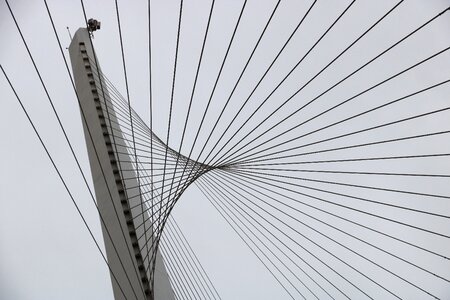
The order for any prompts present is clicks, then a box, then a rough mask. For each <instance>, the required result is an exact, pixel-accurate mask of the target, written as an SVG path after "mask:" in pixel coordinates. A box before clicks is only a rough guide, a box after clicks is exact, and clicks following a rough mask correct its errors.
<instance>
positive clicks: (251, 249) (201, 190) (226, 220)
mask: <svg viewBox="0 0 450 300" xmlns="http://www.w3.org/2000/svg"><path fill="white" fill-rule="evenodd" d="M201 181H202V179H200V180H199V181H197V186H198V188H199V190H200V192H201V193H202V194H203V195H204V196H205V197H206V199H208V200H209V202H210V203H211V205H212V206H213V207H214V208H215V209H216V210H217V212H219V214H220V215H221V216H222V217H223V218H224V220H225V222H227V223H228V224H229V225H230V227H231V228H232V229H233V231H234V232H236V234H237V235H238V236H239V238H240V239H241V240H242V241H243V242H244V243H245V245H246V246H247V247H248V248H249V249H250V251H251V252H252V253H253V254H254V255H255V256H256V257H257V258H258V260H259V261H260V262H261V263H262V264H263V265H264V267H265V268H266V269H267V270H268V271H269V273H270V274H271V275H272V276H273V277H274V278H275V280H276V281H277V282H278V283H279V284H280V285H281V287H282V288H283V289H284V290H285V291H286V293H287V294H288V295H289V296H290V297H291V298H292V299H295V298H294V297H293V296H292V294H291V293H290V292H289V290H287V289H286V287H285V286H284V285H283V283H282V282H281V281H280V280H279V279H278V277H277V276H276V275H275V274H274V273H273V272H272V270H270V268H269V266H267V264H266V263H265V262H264V260H263V259H262V258H261V257H260V256H259V255H258V254H257V253H256V251H255V250H254V249H253V247H252V246H251V245H250V244H249V243H248V242H247V241H246V240H245V238H244V237H243V236H242V235H241V234H240V233H239V231H238V230H237V229H236V228H235V226H236V227H238V228H239V230H241V231H242V233H243V234H244V235H245V236H246V237H247V239H249V240H251V239H250V238H249V237H248V235H247V234H246V233H245V232H244V231H243V230H242V229H240V227H239V226H238V225H237V224H236V222H235V221H234V219H232V218H231V217H230V216H229V215H228V213H226V212H225V211H224V212H222V211H221V209H223V208H222V207H221V206H219V204H218V202H216V200H212V199H213V198H214V197H212V196H211V195H210V192H211V194H212V191H208V192H206V191H205V189H206V188H205V187H204V185H203V184H202V182H201ZM217 206H219V207H220V209H219V208H218V207H217ZM230 220H231V221H233V223H234V224H235V226H233V225H232V223H231V222H230ZM251 241H252V240H251ZM252 243H253V241H252ZM257 248H258V247H257ZM258 249H259V248H258ZM261 253H263V252H261ZM263 255H265V254H264V253H263ZM303 298H304V296H303ZM304 299H305V298H304Z"/></svg>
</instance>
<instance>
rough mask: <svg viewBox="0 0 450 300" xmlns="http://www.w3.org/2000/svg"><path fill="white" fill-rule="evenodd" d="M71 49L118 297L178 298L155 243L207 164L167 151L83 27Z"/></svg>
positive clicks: (92, 171)
mask: <svg viewBox="0 0 450 300" xmlns="http://www.w3.org/2000/svg"><path fill="white" fill-rule="evenodd" d="M69 52H70V59H71V62H72V69H73V74H74V79H75V85H76V89H77V94H78V98H79V100H80V104H81V107H80V109H81V116H82V122H83V128H84V133H85V140H86V146H87V150H88V155H89V162H90V166H91V173H92V178H93V181H94V188H95V194H96V198H97V205H98V208H99V212H100V220H101V223H102V232H103V238H104V242H105V248H106V255H107V259H108V264H109V268H110V275H111V281H112V286H113V291H114V297H115V299H116V300H119V299H136V298H137V299H158V300H159V299H167V300H171V299H175V296H174V291H173V289H172V287H171V284H170V280H169V277H168V273H167V270H166V267H165V263H164V259H163V257H162V255H161V253H160V252H159V251H158V244H159V241H160V238H161V234H162V231H163V229H164V224H165V222H166V221H167V218H168V216H169V214H170V212H171V210H172V208H173V206H174V205H175V203H176V201H177V200H178V199H179V197H180V196H181V194H182V192H183V191H184V190H185V189H186V188H187V187H188V186H189V185H190V184H191V183H192V182H193V181H194V180H195V179H196V178H198V177H199V176H201V175H202V174H203V173H205V172H207V171H208V170H210V167H208V166H206V165H204V164H201V163H198V162H195V161H192V160H190V159H188V158H186V157H184V156H182V155H180V154H178V153H177V152H176V151H174V150H172V149H170V148H168V147H167V146H166V145H165V144H164V143H163V142H162V141H161V140H160V139H159V138H158V137H157V136H156V135H155V134H153V132H152V131H151V130H150V129H149V128H148V126H147V125H146V124H145V122H143V121H142V119H140V118H139V116H138V115H137V114H136V113H135V112H134V111H133V110H132V109H131V108H130V107H129V106H128V104H127V102H126V101H125V100H124V99H123V98H122V97H121V96H120V95H119V94H118V92H117V91H115V90H114V88H113V87H112V86H111V85H110V83H109V82H108V81H107V80H106V79H105V77H104V76H103V75H102V72H101V69H100V67H99V64H98V61H97V58H96V56H95V53H94V51H93V47H92V41H91V39H90V35H89V31H88V30H87V29H86V28H80V29H78V31H77V32H76V33H75V35H74V37H73V39H72V42H71V44H70V47H69Z"/></svg>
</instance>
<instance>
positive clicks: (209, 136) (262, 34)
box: [198, 0, 317, 159]
mask: <svg viewBox="0 0 450 300" xmlns="http://www.w3.org/2000/svg"><path fill="white" fill-rule="evenodd" d="M316 1H317V0H315V1H314V2H313V5H314V4H315V3H316ZM280 2H281V0H278V1H277V3H276V5H275V7H274V9H273V10H272V13H271V14H270V17H269V20H268V21H267V22H266V25H265V26H264V28H263V30H262V32H261V34H260V35H259V38H258V41H257V42H256V44H255V46H254V47H253V50H252V52H251V53H250V56H249V57H248V59H247V62H246V63H245V65H244V68H243V69H242V71H241V74H240V75H239V77H238V79H237V80H236V83H235V84H234V86H233V89H232V90H231V93H230V95H229V96H228V99H227V101H226V102H225V104H224V106H223V108H222V111H221V112H220V114H219V116H218V117H217V119H216V121H215V123H214V125H213V128H212V129H211V132H210V133H209V135H208V138H207V139H206V141H205V143H204V144H203V147H202V149H201V150H200V153H199V155H198V158H199V159H200V157H201V155H202V153H203V151H204V150H205V147H206V145H207V144H208V142H209V140H210V138H211V135H212V134H213V132H214V130H215V129H216V127H217V124H218V123H219V121H220V119H221V118H222V115H223V113H224V112H225V109H226V108H227V106H228V103H229V102H230V100H231V97H232V96H233V94H234V92H235V91H236V88H237V86H238V85H239V82H240V81H241V79H242V76H243V75H244V73H245V71H246V70H247V67H248V65H249V64H250V61H251V60H252V58H253V55H254V54H255V52H256V49H257V48H258V46H259V43H260V42H261V40H262V38H263V36H264V34H265V33H266V30H267V28H268V27H269V25H270V23H271V21H272V19H273V16H274V15H275V12H276V11H277V9H278V7H279V5H280ZM297 28H298V27H297Z"/></svg>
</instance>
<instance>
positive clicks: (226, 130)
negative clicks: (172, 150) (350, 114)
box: [205, 0, 403, 160]
mask: <svg viewBox="0 0 450 300" xmlns="http://www.w3.org/2000/svg"><path fill="white" fill-rule="evenodd" d="M402 2H403V0H401V1H399V2H398V3H397V4H396V5H395V6H394V7H393V8H391V9H390V10H389V11H388V12H387V13H386V14H385V15H383V16H382V17H381V18H380V19H379V20H378V21H377V22H375V23H374V24H373V25H372V26H371V27H369V29H367V30H366V31H365V32H364V33H363V34H362V35H361V36H359V37H358V38H357V39H356V40H355V41H354V42H352V43H351V44H350V45H349V46H348V47H347V48H346V49H344V50H343V51H342V52H341V53H340V54H339V55H338V56H336V57H335V58H334V59H333V60H332V61H331V62H330V63H329V64H328V65H327V66H326V67H325V68H324V70H325V69H326V68H327V67H328V66H329V65H331V64H332V63H333V62H334V61H335V60H337V59H338V58H339V57H340V56H342V55H343V54H344V53H345V52H346V51H347V50H348V49H350V48H351V47H352V46H353V45H354V44H356V43H357V42H358V41H359V40H360V39H361V38H362V37H364V36H365V35H366V34H367V33H368V32H369V31H371V30H372V29H373V28H374V27H375V26H376V25H377V24H378V23H380V22H381V21H382V20H383V19H384V18H386V17H387V16H388V15H389V14H390V13H391V12H392V11H393V10H394V9H396V8H397V7H398V6H399V5H400V4H401V3H402ZM315 3H316V1H314V2H313V3H312V5H311V6H310V7H309V9H308V11H307V12H306V14H305V15H304V16H303V18H302V20H301V21H300V23H299V24H298V25H297V27H296V28H295V30H294V31H293V32H292V34H291V35H290V37H289V38H288V40H287V41H286V43H285V44H284V46H283V47H282V48H281V50H280V52H279V53H278V54H277V56H276V57H275V59H274V60H273V62H272V63H271V65H270V66H269V68H268V69H267V70H266V72H265V73H264V75H263V77H262V78H261V79H260V81H258V84H257V85H256V86H255V88H254V89H253V90H252V93H251V94H250V95H249V96H248V98H247V99H246V100H245V101H244V103H243V104H242V106H241V108H240V109H239V110H238V112H237V113H236V114H235V116H234V117H233V119H232V120H231V122H230V123H229V124H228V125H227V128H226V129H225V131H224V132H223V133H222V134H221V136H220V137H219V140H218V141H217V142H216V144H215V145H214V147H213V148H212V149H211V151H210V154H211V153H212V152H213V151H214V149H215V148H216V147H217V145H218V144H219V142H220V141H221V139H222V138H223V136H224V135H225V134H226V132H228V129H229V128H230V127H231V124H232V123H233V122H234V120H235V119H236V118H237V117H238V115H239V114H240V112H241V111H242V109H243V108H244V106H245V104H246V103H247V102H248V100H249V99H250V97H251V96H252V95H253V92H254V91H255V90H256V88H257V87H258V86H259V84H260V83H261V81H262V80H263V79H264V77H265V76H266V74H267V72H268V71H269V70H270V68H271V67H272V65H273V64H274V63H275V61H276V60H277V59H278V57H279V55H280V54H281V52H282V51H283V50H284V48H285V47H286V45H287V44H288V43H289V41H290V40H291V38H292V36H293V35H294V34H295V32H296V31H297V29H298V27H299V26H300V25H301V24H302V22H303V20H304V19H305V17H306V16H307V14H308V13H309V11H310V10H311V9H312V7H313V6H314V5H315ZM211 134H212V133H211ZM210 154H209V155H210ZM209 155H208V156H207V157H206V158H205V160H207V159H208V157H209Z"/></svg>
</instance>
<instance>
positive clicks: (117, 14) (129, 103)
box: [115, 0, 149, 252]
mask: <svg viewBox="0 0 450 300" xmlns="http://www.w3.org/2000/svg"><path fill="white" fill-rule="evenodd" d="M115 6H116V17H117V26H118V31H119V41H120V50H121V54H122V66H123V75H124V80H125V90H126V93H127V101H128V111H129V117H130V123H131V124H130V125H131V136H132V139H133V149H134V160H135V168H136V175H137V178H136V179H137V182H138V185H140V178H139V164H138V161H137V153H136V142H135V138H134V128H133V117H132V114H131V101H130V90H129V87H128V76H127V67H126V63H125V51H124V47H123V37H122V27H121V24H120V13H119V3H118V1H117V0H115ZM138 193H139V200H140V202H141V211H144V203H143V202H142V191H141V188H139V189H138ZM142 222H143V224H144V231H145V232H147V231H146V230H145V219H144V214H143V213H142ZM145 234H147V233H145ZM146 239H147V238H146ZM148 251H149V250H148V249H147V252H148Z"/></svg>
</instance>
